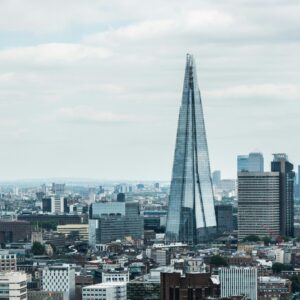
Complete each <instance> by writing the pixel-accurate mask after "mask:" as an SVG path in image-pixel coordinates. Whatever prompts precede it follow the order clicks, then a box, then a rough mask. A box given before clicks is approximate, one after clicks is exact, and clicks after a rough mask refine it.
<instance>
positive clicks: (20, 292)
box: [0, 272, 27, 300]
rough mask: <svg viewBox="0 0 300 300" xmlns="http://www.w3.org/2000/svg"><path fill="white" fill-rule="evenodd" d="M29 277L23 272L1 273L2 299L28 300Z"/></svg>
mask: <svg viewBox="0 0 300 300" xmlns="http://www.w3.org/2000/svg"><path fill="white" fill-rule="evenodd" d="M26 280H27V277H26V273H22V272H1V273H0V286H1V296H0V299H5V300H6V299H7V300H8V299H13V300H27V282H26Z"/></svg>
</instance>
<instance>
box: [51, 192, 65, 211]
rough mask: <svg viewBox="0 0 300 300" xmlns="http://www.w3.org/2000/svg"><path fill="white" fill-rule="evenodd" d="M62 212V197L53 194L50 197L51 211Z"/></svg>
mask: <svg viewBox="0 0 300 300" xmlns="http://www.w3.org/2000/svg"><path fill="white" fill-rule="evenodd" d="M63 212H64V197H60V196H53V197H51V213H53V214H55V213H63Z"/></svg>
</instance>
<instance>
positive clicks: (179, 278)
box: [160, 272, 219, 300]
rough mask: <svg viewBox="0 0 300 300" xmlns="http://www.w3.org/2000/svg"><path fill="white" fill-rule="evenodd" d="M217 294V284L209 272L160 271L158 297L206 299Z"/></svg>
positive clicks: (167, 298) (170, 299) (167, 299)
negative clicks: (183, 273)
mask: <svg viewBox="0 0 300 300" xmlns="http://www.w3.org/2000/svg"><path fill="white" fill-rule="evenodd" d="M218 296H219V286H218V283H217V282H214V279H212V278H211V274H210V273H186V274H185V275H182V274H181V273H176V272H174V273H161V277H160V299H161V300H173V299H208V298H210V297H212V298H213V297H218Z"/></svg>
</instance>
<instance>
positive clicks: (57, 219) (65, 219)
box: [18, 214, 83, 225]
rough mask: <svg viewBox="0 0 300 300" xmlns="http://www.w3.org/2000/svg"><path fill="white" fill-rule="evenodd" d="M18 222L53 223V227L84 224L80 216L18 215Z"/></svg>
mask: <svg viewBox="0 0 300 300" xmlns="http://www.w3.org/2000/svg"><path fill="white" fill-rule="evenodd" d="M18 220H22V221H27V222H30V223H34V224H36V225H38V224H42V223H52V224H53V225H65V224H80V223H83V218H82V217H81V216H79V215H66V214H61V215H46V214H45V215H40V214H30V215H27V214H26V215H18Z"/></svg>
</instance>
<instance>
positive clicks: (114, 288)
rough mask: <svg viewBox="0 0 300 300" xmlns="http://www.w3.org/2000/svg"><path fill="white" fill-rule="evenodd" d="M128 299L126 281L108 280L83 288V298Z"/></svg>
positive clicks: (85, 299)
mask: <svg viewBox="0 0 300 300" xmlns="http://www.w3.org/2000/svg"><path fill="white" fill-rule="evenodd" d="M96 299H97V300H126V299H127V291H126V283H122V282H106V283H99V284H95V285H89V286H86V287H83V288H82V300H96Z"/></svg>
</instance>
